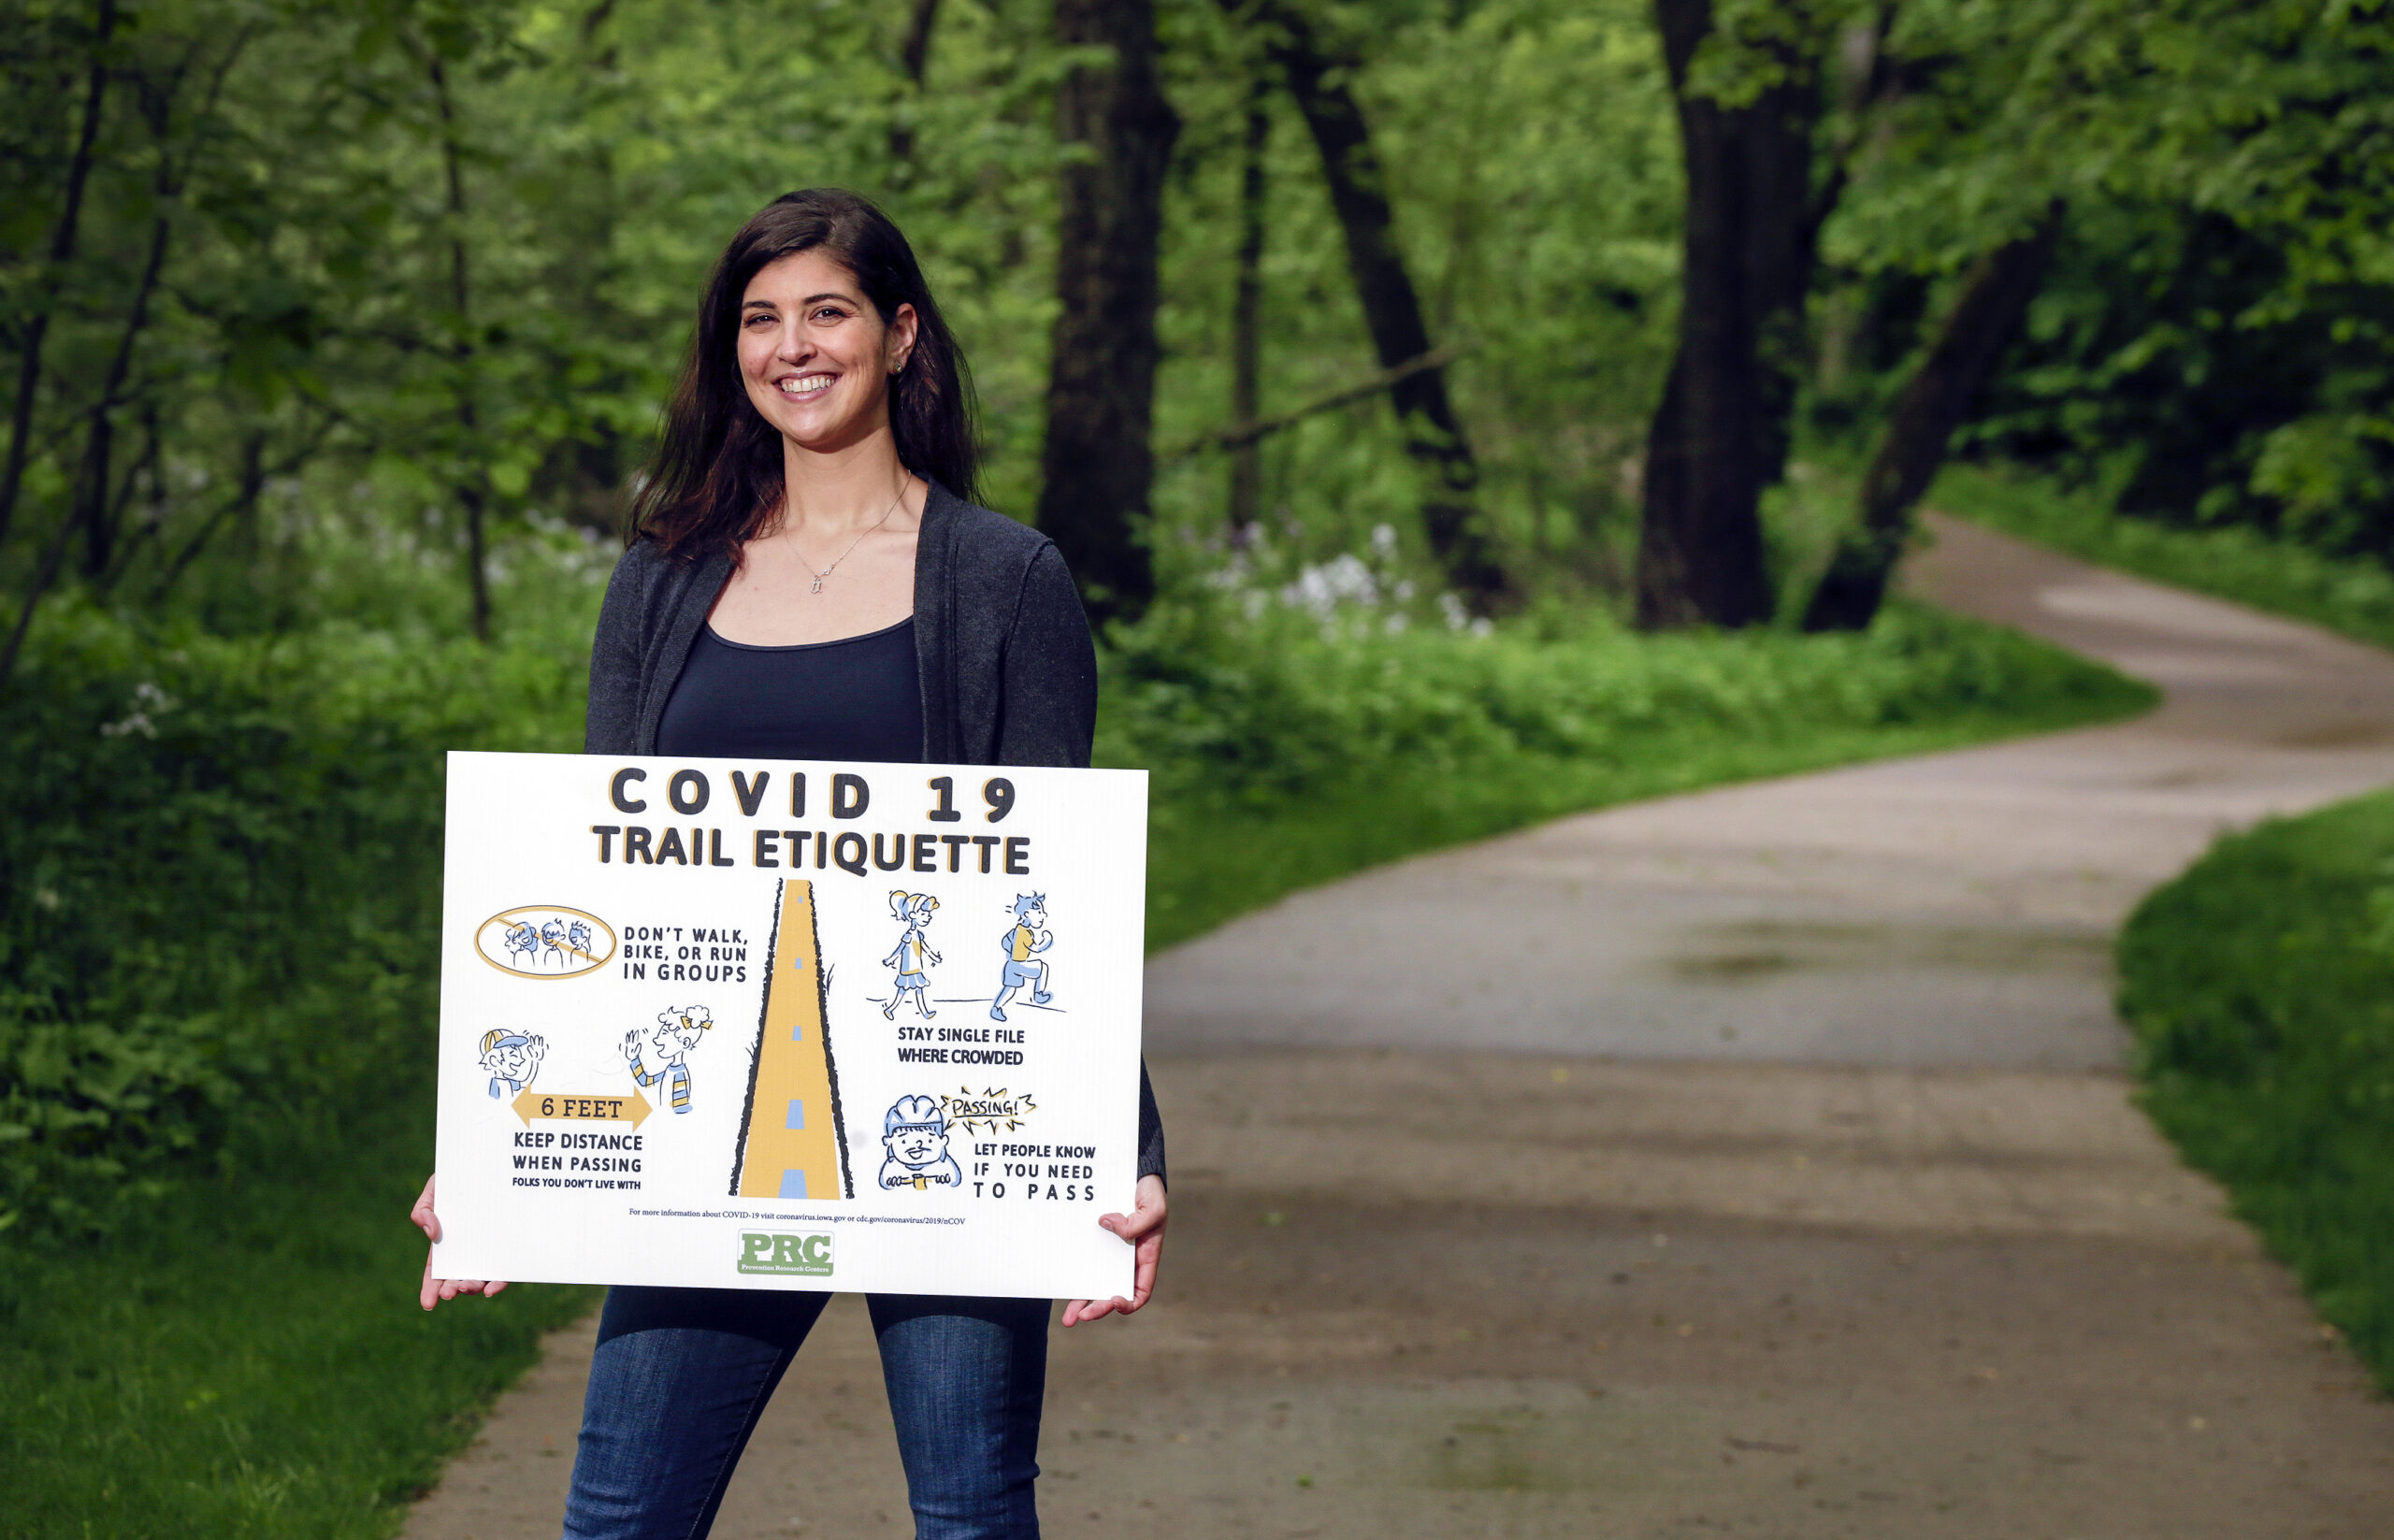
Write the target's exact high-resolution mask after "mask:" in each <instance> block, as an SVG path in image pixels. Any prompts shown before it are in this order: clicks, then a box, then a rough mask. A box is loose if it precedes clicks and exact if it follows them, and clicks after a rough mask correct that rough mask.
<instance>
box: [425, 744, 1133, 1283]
mask: <svg viewBox="0 0 2394 1540" xmlns="http://www.w3.org/2000/svg"><path fill="white" fill-rule="evenodd" d="M1146 893H1147V776H1146V774H1145V772H1143V771H1136V770H1035V769H1005V770H992V769H989V768H988V767H979V768H973V767H967V766H941V765H885V764H819V763H806V762H795V761H762V762H756V763H750V762H747V761H741V760H729V759H668V758H637V757H629V756H627V757H613V758H611V757H606V756H584V755H536V754H453V755H451V756H449V820H448V841H447V873H446V886H445V890H444V895H443V900H442V910H441V972H440V1069H439V1076H440V1134H439V1152H438V1167H437V1169H438V1170H439V1172H440V1222H441V1230H442V1239H441V1241H440V1245H437V1246H435V1247H434V1248H433V1263H432V1266H433V1272H434V1273H435V1274H437V1275H439V1276H442V1277H454V1278H507V1279H516V1280H525V1281H532V1282H554V1283H610V1284H613V1283H622V1284H657V1285H674V1286H685V1287H710V1288H814V1289H844V1290H848V1289H854V1290H874V1291H886V1292H891V1293H919V1294H998V1295H1018V1296H1025V1297H1031V1298H1038V1297H1046V1298H1051V1299H1052V1298H1089V1299H1105V1298H1110V1297H1112V1296H1114V1295H1118V1294H1120V1295H1126V1296H1127V1295H1128V1294H1129V1293H1130V1291H1131V1271H1132V1255H1131V1248H1130V1247H1129V1246H1128V1245H1125V1244H1123V1243H1122V1242H1121V1241H1119V1240H1118V1239H1116V1238H1115V1237H1114V1236H1113V1235H1111V1234H1109V1233H1107V1232H1106V1231H1102V1230H1100V1229H1099V1228H1098V1226H1097V1217H1098V1216H1099V1215H1101V1214H1106V1213H1114V1212H1124V1211H1128V1210H1129V1209H1130V1207H1131V1206H1132V1193H1133V1189H1134V1187H1135V1186H1136V1183H1137V1172H1138V1151H1137V1147H1136V1141H1137V1136H1138V1104H1139V1097H1138V1086H1139V1016H1140V987H1141V979H1142V968H1141V958H1142V951H1143V945H1142V943H1143V939H1144V934H1145V928H1146Z"/></svg>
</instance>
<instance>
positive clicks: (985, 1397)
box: [565, 1288, 1049, 1540]
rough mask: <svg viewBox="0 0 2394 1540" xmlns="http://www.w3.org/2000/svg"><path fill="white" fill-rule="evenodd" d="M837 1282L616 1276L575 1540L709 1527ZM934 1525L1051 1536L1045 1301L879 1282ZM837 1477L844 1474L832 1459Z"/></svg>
mask: <svg viewBox="0 0 2394 1540" xmlns="http://www.w3.org/2000/svg"><path fill="white" fill-rule="evenodd" d="M830 1298H831V1296H830V1295H829V1294H815V1293H799V1292H784V1291H781V1290H769V1289H750V1288H611V1289H609V1290H608V1291H607V1304H606V1308H605V1310H604V1311H602V1312H601V1313H600V1315H599V1317H598V1352H597V1354H596V1355H595V1356H594V1357H593V1358H592V1359H591V1361H590V1391H589V1394H588V1396H587V1397H586V1398H584V1402H583V1408H582V1445H581V1448H580V1450H579V1451H578V1453H577V1454H576V1455H575V1457H574V1461H573V1490H572V1492H571V1493H570V1495H569V1496H568V1497H567V1499H566V1506H565V1533H566V1536H567V1540H664V1537H666V1536H671V1537H672V1540H698V1537H699V1536H703V1535H704V1534H705V1533H707V1530H708V1529H709V1527H710V1526H712V1525H713V1524H714V1515H715V1509H716V1507H717V1506H719V1505H720V1504H722V1502H723V1493H724V1489H725V1488H726V1487H728V1485H729V1484H730V1482H731V1470H732V1467H733V1466H734V1465H736V1464H738V1463H739V1461H740V1451H741V1450H742V1449H743V1448H744V1447H746V1446H747V1443H748V1435H749V1434H750V1433H751V1432H754V1431H755V1430H756V1426H757V1418H758V1417H759V1416H761V1415H762V1414H763V1412H764V1410H765V1403H766V1401H767V1400H768V1399H769V1398H770V1397H771V1396H772V1393H773V1387H774V1386H775V1385H778V1384H779V1383H781V1377H782V1374H783V1371H785V1370H786V1369H787V1368H788V1367H789V1362H790V1360H791V1359H792V1358H794V1357H796V1356H797V1354H798V1349H799V1345H800V1344H801V1343H803V1342H804V1341H805V1340H806V1333H807V1332H808V1331H811V1330H813V1328H814V1326H815V1318H816V1317H819V1316H821V1315H822V1314H823V1307H824V1306H825V1305H826V1304H828V1303H830ZM866 1303H867V1306H868V1307H869V1308H870V1310H871V1311H872V1314H873V1336H874V1337H875V1338H876V1339H878V1341H879V1342H880V1344H881V1374H882V1379H883V1381H884V1382H885V1383H886V1384H887V1386H888V1388H889V1411H890V1415H891V1417H892V1418H893V1419H894V1420H895V1421H896V1423H897V1425H898V1454H899V1458H900V1459H901V1461H904V1463H905V1466H906V1492H907V1497H908V1501H909V1502H910V1503H912V1504H913V1506H914V1510H915V1533H916V1536H917V1537H918V1540H1037V1537H1038V1534H1039V1512H1038V1509H1037V1507H1036V1506H1035V1505H1034V1504H1033V1502H1032V1495H1031V1483H1032V1481H1033V1480H1034V1479H1036V1478H1037V1476H1038V1475H1039V1464H1038V1460H1037V1456H1038V1451H1039V1406H1040V1400H1041V1398H1042V1396H1043V1395H1045V1393H1046V1384H1047V1309H1048V1303H1049V1302H1047V1301H1046V1300H988V1299H972V1298H964V1297H945V1296H939V1295H928V1294H872V1295H868V1296H866ZM823 1478H824V1479H825V1480H827V1481H830V1480H837V1479H838V1478H839V1477H838V1473H836V1472H833V1471H828V1470H827V1471H825V1472H824V1473H823Z"/></svg>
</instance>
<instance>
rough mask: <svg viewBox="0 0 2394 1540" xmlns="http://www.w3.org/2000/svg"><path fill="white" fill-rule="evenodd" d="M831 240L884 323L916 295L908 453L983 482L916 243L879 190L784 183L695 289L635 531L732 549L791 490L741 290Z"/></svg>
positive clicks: (903, 448) (901, 394)
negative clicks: (751, 387) (877, 195)
mask: <svg viewBox="0 0 2394 1540" xmlns="http://www.w3.org/2000/svg"><path fill="white" fill-rule="evenodd" d="M816 247H821V248H822V249H823V250H824V251H825V252H829V253H830V254H831V255H832V256H833V257H835V258H837V259H838V260H839V263H840V265H841V266H844V267H845V268H847V270H848V271H849V272H850V273H852V274H854V275H855V277H856V281H857V286H858V288H861V289H862V290H863V291H864V294H865V297H866V298H867V299H869V300H871V301H872V302H873V309H876V310H879V311H880V312H881V319H882V322H883V324H887V323H888V322H889V321H890V320H891V319H892V318H893V317H895V316H896V315H897V313H898V307H899V306H901V305H912V306H913V307H914V308H915V319H916V332H915V346H914V351H913V352H912V353H909V354H907V358H906V367H905V368H904V369H903V370H902V371H901V372H900V373H898V374H896V375H893V376H892V377H891V378H890V381H889V429H890V433H891V435H892V437H894V438H895V439H897V440H898V461H899V463H900V464H901V465H902V466H904V467H905V468H907V469H908V470H911V471H913V472H914V473H915V474H916V475H917V476H920V477H922V478H923V479H924V480H926V481H932V482H939V483H940V484H941V485H942V486H945V488H947V490H948V491H950V492H953V493H955V494H956V495H957V496H958V497H962V498H964V499H965V500H966V501H968V502H969V501H972V500H973V498H974V497H976V496H977V495H978V491H979V488H978V482H979V461H980V452H979V449H978V446H977V440H976V437H975V435H974V432H973V414H974V408H973V377H972V375H971V373H970V372H969V371H968V370H967V368H966V367H965V364H964V353H963V352H962V350H960V349H959V348H958V347H957V345H956V338H955V336H954V335H953V334H952V333H950V332H949V331H948V329H947V323H946V322H945V320H943V319H942V318H941V316H940V313H939V305H938V303H937V302H936V301H934V300H933V299H932V298H931V291H930V284H928V283H926V282H924V281H923V270H922V268H921V267H920V266H917V265H916V262H915V252H914V248H913V247H911V246H908V245H907V244H906V237H904V236H903V235H901V234H900V233H899V229H898V226H897V225H896V224H894V223H891V222H890V219H889V216H888V215H887V214H885V213H883V212H882V211H881V210H880V209H876V208H874V207H873V202H872V200H871V199H869V198H865V197H862V196H860V195H858V194H855V193H850V192H846V191H844V190H842V189H840V188H837V187H811V188H808V189H807V190H805V191H804V192H800V193H785V194H782V195H781V196H780V197H777V198H775V199H774V200H773V201H772V202H771V203H769V204H767V205H765V207H764V208H763V209H759V210H757V217H756V218H754V219H752V220H750V221H749V222H748V223H745V224H743V225H742V226H741V227H740V233H739V234H738V235H736V236H734V237H731V244H730V245H729V246H728V247H726V248H725V249H724V252H723V255H722V257H720V258H719V259H718V260H717V261H716V262H715V265H714V274H713V276H711V277H710V278H709V279H708V280H707V287H706V294H705V295H704V296H703V297H702V298H701V299H700V300H699V324H698V329H697V330H696V331H695V332H694V333H693V334H692V336H691V338H690V356H689V361H688V362H687V363H685V365H684V366H683V367H682V379H681V381H680V383H678V384H677V385H675V386H674V388H673V399H672V401H671V404H670V405H669V406H667V407H666V409H665V425H664V429H663V431H662V432H661V433H660V434H659V435H658V438H657V444H656V455H655V457H654V458H653V459H652V460H651V461H650V463H649V467H648V472H647V474H646V475H645V476H644V477H642V482H641V485H640V487H639V489H638V490H637V491H636V492H635V493H634V495H633V497H632V507H631V520H630V524H629V526H628V527H627V530H626V532H625V534H626V539H627V541H636V540H640V539H642V537H643V536H645V537H647V538H649V539H652V540H657V541H658V542H660V543H661V544H663V546H664V547H665V549H666V552H667V553H668V554H671V555H677V556H698V555H706V554H714V553H715V552H718V551H720V552H723V553H725V554H736V553H737V552H738V551H739V549H740V545H741V543H742V542H743V541H744V540H754V539H755V538H756V537H757V536H758V535H759V534H762V533H763V532H764V529H765V526H766V524H767V521H768V520H770V519H771V518H772V516H773V513H774V511H775V510H776V509H777V508H778V507H779V506H780V504H781V498H782V441H781V435H780V434H779V433H778V432H776V431H775V430H774V428H773V427H772V425H771V424H769V423H767V422H766V421H765V420H764V418H762V417H760V416H758V415H757V409H756V408H755V407H754V406H753V405H751V404H750V403H749V400H748V389H747V386H746V384H745V383H744V382H743V381H742V380H741V378H740V302H741V299H742V297H743V295H746V294H747V292H748V281H749V280H750V279H753V278H755V277H756V276H757V273H758V272H759V271H761V270H762V269H764V268H765V267H768V266H772V264H773V263H776V262H779V261H780V260H781V259H782V258H784V257H786V256H794V255H796V254H797V253H798V252H811V251H813V250H815V248H816Z"/></svg>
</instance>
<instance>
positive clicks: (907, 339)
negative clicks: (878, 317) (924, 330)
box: [884, 305, 921, 374]
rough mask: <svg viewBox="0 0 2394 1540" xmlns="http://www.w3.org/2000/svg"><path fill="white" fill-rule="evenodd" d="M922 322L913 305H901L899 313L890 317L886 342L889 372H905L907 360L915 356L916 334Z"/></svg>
mask: <svg viewBox="0 0 2394 1540" xmlns="http://www.w3.org/2000/svg"><path fill="white" fill-rule="evenodd" d="M920 329H921V323H920V322H919V320H918V319H917V318H916V314H915V307H913V306H912V305H901V306H899V307H898V313H897V314H895V315H893V316H891V317H890V318H889V332H888V338H887V342H886V343H885V344H884V346H885V348H886V350H887V356H888V361H889V372H890V373H892V374H903V373H905V372H906V365H907V362H908V361H909V360H910V359H912V358H913V357H914V356H915V336H916V332H917V331H919V330H920Z"/></svg>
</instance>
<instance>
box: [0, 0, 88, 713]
mask: <svg viewBox="0 0 2394 1540" xmlns="http://www.w3.org/2000/svg"><path fill="white" fill-rule="evenodd" d="M115 32H116V0H100V4H99V13H98V15H97V16H96V17H95V18H94V22H93V25H92V68H91V73H90V75H89V76H88V77H87V78H86V79H85V80H84V85H83V117H82V122H81V123H80V125H79V127H78V128H77V130H76V135H75V153H74V156H73V157H72V158H71V159H70V160H69V161H68V162H67V166H66V202H65V207H63V208H62V209H59V212H58V223H57V225H56V226H55V227H54V228H53V229H52V230H51V231H50V264H49V270H48V271H47V272H45V273H43V274H42V279H41V284H40V287H39V290H38V291H37V293H38V294H39V296H40V297H39V299H38V301H37V303H38V308H37V309H36V310H35V311H34V313H33V315H32V316H31V317H30V318H29V319H28V320H27V321H26V323H25V333H24V338H23V341H22V343H21V344H20V345H19V348H18V352H17V395H16V398H15V400H13V401H12V402H10V404H9V413H8V458H7V462H6V464H5V466H0V540H7V538H8V525H9V523H10V521H11V520H12V519H14V518H15V517H16V512H17V494H18V493H19V492H20V491H21V490H22V489H23V486H24V482H25V457H26V455H27V453H29V452H30V450H31V448H32V445H33V431H34V397H35V395H36V392H38V391H39V390H40V388H41V353H42V344H43V342H44V341H45V340H46V339H47V338H48V337H49V334H50V305H51V303H52V302H53V301H54V300H55V298H56V296H57V289H58V281H59V277H60V274H59V269H60V268H61V267H63V266H65V264H66V262H67V260H68V259H69V258H71V257H73V256H74V254H75V238H76V235H77V233H78V231H79V228H80V225H81V221H82V214H83V188H84V185H85V184H86V183H87V182H88V181H89V180H91V176H92V159H93V151H94V145H95V143H96V141H97V139H98V137H99V132H100V108H101V104H102V102H103V100H104V98H105V97H106V96H107V94H108V63H107V60H106V59H105V58H104V57H103V55H104V53H105V51H106V50H107V48H108V41H109V39H110V38H111V37H112V36H114V35H115ZM8 657H9V659H10V661H11V662H13V661H14V659H15V657H16V649H15V647H14V646H11V647H10V648H9V650H8ZM5 675H6V670H5V669H0V677H5Z"/></svg>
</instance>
